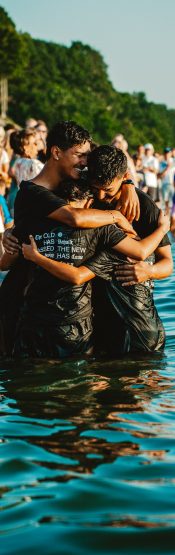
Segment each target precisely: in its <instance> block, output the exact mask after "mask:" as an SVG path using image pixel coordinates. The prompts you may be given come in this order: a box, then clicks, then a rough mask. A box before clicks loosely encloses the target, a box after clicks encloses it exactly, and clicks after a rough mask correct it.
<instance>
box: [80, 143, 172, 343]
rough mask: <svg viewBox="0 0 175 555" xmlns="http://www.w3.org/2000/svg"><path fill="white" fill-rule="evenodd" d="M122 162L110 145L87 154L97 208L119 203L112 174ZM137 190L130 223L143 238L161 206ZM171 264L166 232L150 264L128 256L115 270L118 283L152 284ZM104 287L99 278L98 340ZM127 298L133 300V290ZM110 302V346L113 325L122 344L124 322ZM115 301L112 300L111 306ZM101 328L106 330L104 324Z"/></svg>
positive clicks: (117, 190)
mask: <svg viewBox="0 0 175 555" xmlns="http://www.w3.org/2000/svg"><path fill="white" fill-rule="evenodd" d="M121 163H122V162H121V157H120V154H119V149H115V152H114V147H112V146H105V145H103V146H100V147H99V148H96V149H94V151H93V152H91V153H90V154H89V157H88V170H89V179H90V181H91V184H92V188H93V191H94V194H95V196H96V202H95V207H96V208H97V207H98V208H99V209H100V208H101V209H103V210H105V208H106V209H107V210H109V208H110V207H111V208H112V209H113V208H117V207H119V206H120V202H121V187H120V185H119V183H118V180H117V179H116V178H115V177H114V176H115V174H116V175H117V174H118V171H119V164H121ZM106 176H107V180H106ZM136 192H137V195H138V198H139V202H140V218H139V219H138V221H136V220H134V222H133V227H134V229H135V231H136V233H137V235H138V236H139V237H140V238H144V237H146V236H148V235H150V234H151V233H152V232H153V231H154V230H155V229H156V227H157V222H158V218H159V214H160V210H159V208H158V207H157V206H156V204H155V203H154V202H153V201H152V199H151V198H150V197H149V196H148V195H146V194H145V193H143V192H142V191H140V190H139V189H136ZM103 263H104V258H103ZM101 264H102V260H101ZM106 264H107V259H106ZM113 265H114V264H113ZM98 266H99V267H100V263H99V265H98V263H97V264H96V266H95V265H94V271H95V268H96V274H97V275H99V274H98V269H99V267H98ZM172 268H173V262H172V255H171V247H170V241H169V238H168V236H167V235H165V237H164V238H163V240H162V241H161V242H160V244H159V246H158V247H157V248H156V250H155V253H154V259H153V261H152V263H151V264H150V263H149V262H148V261H136V260H131V259H129V261H127V260H126V261H124V260H123V261H122V262H121V263H120V262H119V263H118V264H117V266H116V271H115V274H116V280H117V283H119V284H120V282H121V285H122V286H126V287H127V286H135V285H136V284H137V283H143V284H144V283H147V284H150V285H151V283H153V280H154V279H163V278H165V277H168V276H169V275H170V274H171V273H172ZM101 276H102V269H101ZM96 284H97V282H96ZM104 288H106V285H105V284H104V283H103V282H102V281H100V280H99V282H98V288H96V294H95V295H94V301H95V303H96V314H97V319H96V329H97V331H98V333H97V335H98V336H99V342H101V337H102V327H101V326H102V323H101V320H100V318H98V314H99V310H98V305H100V296H101V295H103V296H105V295H104ZM121 291H122V289H121ZM108 297H109V295H108ZM111 298H112V297H111ZM130 299H131V304H132V292H131V296H130ZM109 305H110V306H112V302H111V300H110V303H109V302H108V303H106V317H107V318H108V321H109V322H111V326H110V327H109V326H108V332H109V333H108V345H110V346H111V345H112V343H113V345H114V335H113V332H114V330H115V329H116V328H117V329H118V330H120V340H121V341H122V342H123V344H124V341H125V334H126V325H125V322H124V318H120V317H119V306H120V302H119V304H118V317H117V312H116V311H115V314H114V309H113V310H112V308H110V306H109ZM114 305H115V302H114V304H113V306H114ZM150 306H151V305H150ZM123 314H124V312H123ZM125 318H127V316H126V313H125ZM114 322H115V323H114ZM133 325H134V321H133ZM103 331H104V334H105V330H104V328H103ZM112 337H113V339H112Z"/></svg>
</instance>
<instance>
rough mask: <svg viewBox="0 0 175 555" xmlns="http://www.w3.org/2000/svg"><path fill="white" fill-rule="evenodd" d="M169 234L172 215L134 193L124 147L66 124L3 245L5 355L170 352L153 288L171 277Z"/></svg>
mask: <svg viewBox="0 0 175 555" xmlns="http://www.w3.org/2000/svg"><path fill="white" fill-rule="evenodd" d="M131 222H132V223H131ZM168 231H169V218H168V217H167V216H164V214H163V213H162V212H161V211H160V210H159V209H158V207H157V206H156V205H155V204H154V202H153V201H152V199H151V198H150V197H148V196H147V195H146V194H145V193H143V192H142V191H140V190H139V189H137V190H136V189H135V186H134V185H133V183H132V180H131V178H130V175H129V173H128V169H127V158H126V156H125V154H124V152H123V151H122V150H120V149H119V148H115V146H108V145H102V146H98V147H95V148H94V145H93V146H92V139H91V137H90V134H89V133H88V131H87V130H85V129H84V128H82V127H81V126H79V125H77V124H76V123H74V122H71V121H63V122H58V123H57V124H56V125H55V126H54V127H53V128H52V129H51V131H50V132H49V134H48V139H47V161H46V163H45V165H44V167H43V169H42V170H41V172H40V174H39V175H37V177H35V178H34V179H33V180H32V181H22V183H21V185H20V189H19V192H18V193H17V197H16V201H15V210H14V229H13V232H12V234H9V236H8V237H5V239H4V246H5V252H4V254H3V256H2V258H1V262H0V269H1V270H2V271H3V270H10V271H9V272H8V274H7V276H6V278H5V279H4V281H3V283H2V286H1V288H0V315H1V316H0V343H1V344H0V352H1V354H3V355H10V356H14V357H39V358H53V359H62V358H64V357H70V356H72V355H79V354H81V353H84V354H91V353H93V352H97V353H105V354H107V355H108V356H121V355H123V354H127V353H129V352H134V351H138V352H149V351H153V350H159V349H161V348H162V347H163V345H164V341H165V334H164V329H163V325H162V322H161V320H160V318H159V316H158V313H157V310H156V308H155V306H154V300H153V292H152V289H153V286H152V284H153V280H154V279H162V278H165V277H167V276H169V275H170V274H171V272H172V257H171V247H170V241H169V238H168V236H167V235H166V234H167V232H168ZM94 278H95V279H94Z"/></svg>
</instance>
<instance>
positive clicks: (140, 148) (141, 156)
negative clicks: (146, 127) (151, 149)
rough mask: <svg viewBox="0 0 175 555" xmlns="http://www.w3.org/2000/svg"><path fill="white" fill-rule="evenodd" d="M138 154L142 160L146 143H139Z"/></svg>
mask: <svg viewBox="0 0 175 555" xmlns="http://www.w3.org/2000/svg"><path fill="white" fill-rule="evenodd" d="M136 154H138V156H139V158H140V159H141V160H143V157H144V154H145V147H144V145H138V146H137V150H136Z"/></svg>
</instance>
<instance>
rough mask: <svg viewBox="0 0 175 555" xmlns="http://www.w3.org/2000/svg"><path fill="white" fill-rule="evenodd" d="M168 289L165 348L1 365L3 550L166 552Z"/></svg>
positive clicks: (171, 384) (171, 483)
mask: <svg viewBox="0 0 175 555" xmlns="http://www.w3.org/2000/svg"><path fill="white" fill-rule="evenodd" d="M174 293H175V287H174V282H173V278H172V277H171V278H170V279H169V280H164V281H162V282H161V283H158V284H157V285H156V302H157V306H158V308H159V312H160V315H161V316H162V318H163V320H164V323H165V327H166V331H167V345H166V350H165V352H164V353H163V354H158V353H155V354H154V355H152V356H147V357H143V356H135V357H134V360H133V358H127V359H125V360H117V361H104V360H103V361H97V360H94V359H92V360H91V361H88V362H87V361H86V360H83V359H80V360H73V361H66V362H61V363H55V362H54V361H49V362H48V363H47V364H46V362H45V361H44V362H42V361H40V362H25V363H24V362H22V363H21V362H20V363H19V364H18V365H15V364H14V363H12V362H11V361H9V362H8V361H4V362H2V363H1V371H0V395H1V420H0V429H1V434H0V437H1V439H0V459H1V472H0V497H1V512H0V531H1V553H3V555H4V554H9V555H10V554H16V555H19V554H23V553H24V552H25V554H27V555H29V554H31V553H34V554H37V555H38V554H40V553H42V554H48V555H50V554H51V555H52V554H58V553H60V554H61V555H72V554H73V555H74V554H75V555H79V554H82V555H89V554H95V553H99V554H101V553H102V554H105V555H110V554H114V553H117V554H125V555H128V554H129V555H130V554H133V555H135V554H139V555H140V553H145V554H146V553H147V554H148V553H149V554H150V555H151V554H153V553H159V554H167V553H174V531H175V530H174V517H175V422H174V412H175V377H174V360H175V337H174V335H175V330H174V309H175V301H174V298H175V295H174Z"/></svg>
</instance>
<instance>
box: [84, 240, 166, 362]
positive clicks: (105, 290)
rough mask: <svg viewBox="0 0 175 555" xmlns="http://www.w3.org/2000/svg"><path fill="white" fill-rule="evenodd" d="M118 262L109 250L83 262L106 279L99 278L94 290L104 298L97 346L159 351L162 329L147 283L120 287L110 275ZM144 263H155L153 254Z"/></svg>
mask: <svg viewBox="0 0 175 555" xmlns="http://www.w3.org/2000/svg"><path fill="white" fill-rule="evenodd" d="M118 262H120V263H121V258H120V257H119V258H118V257H117V256H116V253H115V252H114V251H110V250H109V251H105V250H104V251H103V252H101V253H99V254H98V255H97V256H94V257H93V258H92V259H90V260H88V261H87V262H86V266H87V268H89V269H90V270H91V271H92V272H93V273H94V274H96V276H98V277H100V278H103V279H104V280H105V282H104V283H103V285H102V280H100V289H99V290H98V292H97V291H96V293H97V295H98V294H99V292H100V294H101V303H102V298H103V299H104V303H103V308H104V313H103V316H104V325H102V322H103V320H102V319H98V318H96V320H95V324H96V333H98V335H99V339H100V341H99V348H101V347H102V346H103V348H104V349H105V350H107V351H109V352H110V354H111V353H113V354H117V353H120V354H121V353H126V352H130V351H153V350H159V349H160V348H161V347H162V346H163V344H164V338H165V337H164V329H163V325H162V322H161V320H160V318H159V316H158V313H157V310H156V308H155V306H154V300H153V295H152V291H151V289H150V287H149V282H145V283H138V284H135V285H132V286H130V287H122V285H121V284H120V283H118V282H117V280H116V279H115V276H114V277H113V269H114V267H115V265H116V263H118ZM147 262H150V263H151V262H153V263H154V255H151V256H150V257H149V258H148V259H147ZM95 300H97V299H95ZM106 321H108V326H106Z"/></svg>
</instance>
